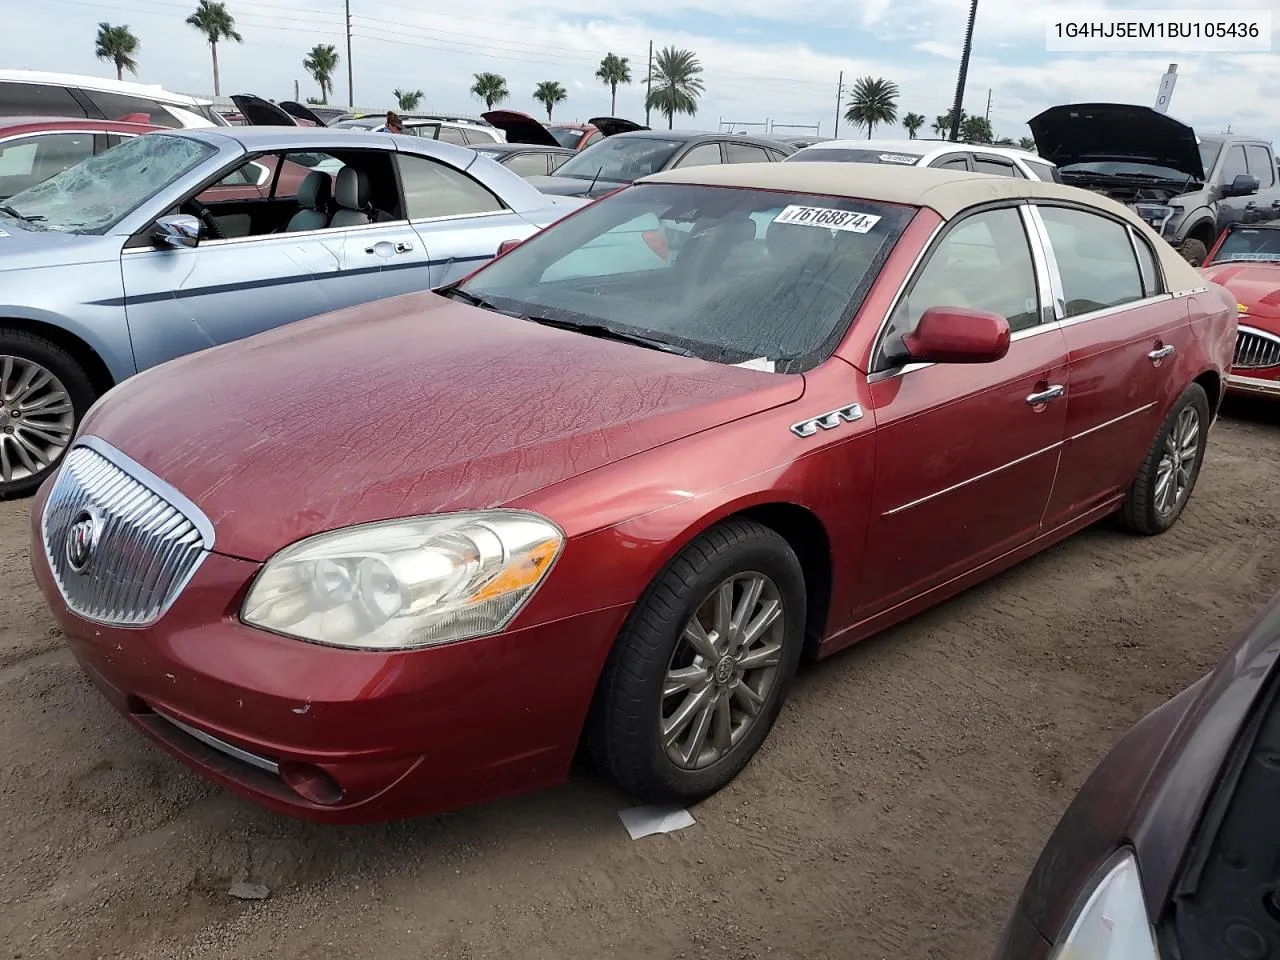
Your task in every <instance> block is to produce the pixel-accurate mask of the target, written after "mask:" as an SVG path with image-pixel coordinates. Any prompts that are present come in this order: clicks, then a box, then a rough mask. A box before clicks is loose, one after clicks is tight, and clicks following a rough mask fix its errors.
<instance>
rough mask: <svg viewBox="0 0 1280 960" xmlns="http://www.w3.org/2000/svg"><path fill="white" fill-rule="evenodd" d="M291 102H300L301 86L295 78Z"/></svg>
mask: <svg viewBox="0 0 1280 960" xmlns="http://www.w3.org/2000/svg"><path fill="white" fill-rule="evenodd" d="M293 102H294V103H301V102H302V88H301V87H300V86H298V81H297V80H295V81H293Z"/></svg>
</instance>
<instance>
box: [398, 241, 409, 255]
mask: <svg viewBox="0 0 1280 960" xmlns="http://www.w3.org/2000/svg"><path fill="white" fill-rule="evenodd" d="M412 249H413V244H412V243H410V242H409V241H408V240H401V241H400V242H399V243H397V244H396V253H408V252H409V251H410V250H412Z"/></svg>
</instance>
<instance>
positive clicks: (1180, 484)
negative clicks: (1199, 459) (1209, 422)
mask: <svg viewBox="0 0 1280 960" xmlns="http://www.w3.org/2000/svg"><path fill="white" fill-rule="evenodd" d="M1199 451H1200V414H1199V412H1198V411H1197V410H1196V408H1195V407H1193V406H1188V407H1185V408H1183V410H1182V412H1181V413H1179V414H1178V419H1177V420H1175V421H1174V422H1173V426H1172V428H1171V429H1170V430H1169V433H1168V435H1167V436H1166V437H1165V441H1164V451H1163V453H1162V454H1161V456H1160V464H1159V466H1158V467H1157V468H1156V496H1155V501H1156V502H1155V507H1156V511H1157V513H1159V514H1160V516H1162V517H1167V516H1168V515H1169V514H1171V513H1173V511H1174V508H1176V507H1177V506H1178V504H1179V503H1181V502H1182V500H1183V499H1184V498H1185V497H1186V495H1187V493H1188V492H1189V491H1190V489H1191V481H1192V476H1193V471H1194V469H1195V463H1196V456H1197V454H1198V453H1199Z"/></svg>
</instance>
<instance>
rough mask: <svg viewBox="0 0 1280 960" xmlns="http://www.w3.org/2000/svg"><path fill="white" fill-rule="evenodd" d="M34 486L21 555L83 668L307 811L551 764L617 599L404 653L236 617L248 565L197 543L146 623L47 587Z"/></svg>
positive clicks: (462, 793) (494, 790) (571, 725)
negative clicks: (194, 562)
mask: <svg viewBox="0 0 1280 960" xmlns="http://www.w3.org/2000/svg"><path fill="white" fill-rule="evenodd" d="M46 490H47V488H46ZM44 493H45V491H42V493H41V495H40V496H39V497H37V500H36V502H35V505H34V509H33V511H32V526H33V538H32V548H31V562H32V568H33V571H34V573H35V578H36V582H37V584H38V585H39V587H40V590H41V591H42V592H43V593H44V596H45V599H46V601H47V603H48V605H49V607H50V609H51V610H52V611H53V614H54V616H55V618H56V619H57V621H58V624H59V625H60V626H61V628H62V630H63V633H64V634H65V636H66V638H67V642H68V645H69V646H70V648H71V651H72V653H73V654H74V655H75V657H76V659H77V661H79V663H80V665H81V666H82V667H83V668H84V670H85V672H86V673H87V674H88V675H89V677H90V678H91V679H92V680H93V682H94V683H95V684H96V685H97V687H98V688H99V689H100V690H101V691H102V693H103V694H104V695H105V696H106V697H107V699H108V700H109V701H110V702H111V703H112V704H113V705H114V706H115V707H116V708H117V709H118V710H120V711H121V712H122V713H123V714H124V715H125V716H126V717H127V718H128V720H129V722H130V723H132V724H133V725H134V726H136V727H137V728H138V729H140V730H142V731H143V732H144V733H146V734H147V735H148V736H150V737H151V738H152V739H153V740H155V741H156V742H158V743H159V744H160V745H161V746H163V747H164V748H165V749H166V750H168V751H169V752H170V753H172V754H173V755H174V756H176V757H177V758H178V759H179V760H181V761H182V762H183V763H185V764H187V765H188V766H190V767H192V768H194V769H195V770H197V771H198V772H199V773H201V774H202V775H204V776H206V777H208V778H209V779H210V780H213V781H215V782H217V783H219V784H221V785H222V786H224V787H226V788H228V789H230V790H232V791H234V792H235V793H237V794H239V795H241V796H243V797H246V798H248V799H249V800H252V801H254V802H256V803H259V804H261V805H262V806H265V807H268V808H271V809H273V810H276V811H279V812H281V813H285V814H288V815H291V816H295V817H301V818H304V819H310V820H319V821H328V822H335V823H356V822H369V821H379V820H391V819H399V818H403V817H409V816H420V815H425V814H431V813H437V812H441V811H444V810H448V809H453V808H457V807H461V806H467V805H471V804H474V803H480V802H484V801H487V800H491V799H496V798H498V797H501V796H506V795H510V794H514V793H520V792H524V791H528V790H533V789H537V788H540V787H543V786H548V785H550V784H553V783H556V782H559V781H561V780H563V779H564V777H565V776H566V774H567V772H568V769H569V764H570V761H571V760H572V758H573V755H574V752H575V750H576V747H577V743H578V738H579V735H580V733H581V730H582V725H583V722H584V719H585V717H586V713H587V708H588V706H589V704H590V701H591V697H592V694H593V693H594V689H595V683H596V678H597V677H598V675H599V670H600V668H601V665H602V664H603V660H604V658H605V656H606V655H607V653H608V648H609V646H610V644H611V642H612V639H613V637H615V636H616V635H617V631H618V630H619V629H620V627H621V624H622V620H623V618H624V617H625V615H626V612H627V608H626V607H625V606H624V607H613V608H609V609H605V610H597V611H594V612H590V613H584V614H581V615H578V616H575V617H571V618H567V619H565V620H561V621H558V622H555V623H550V624H543V625H539V626H533V627H528V628H525V629H521V630H514V631H509V632H506V633H502V634H497V635H495V636H491V637H483V638H479V639H476V640H470V641H465V642H461V643H455V644H449V645H446V646H441V647H435V648H431V649H426V650H418V651H413V652H402V653H383V652H365V651H353V650H341V649H336V648H330V647H323V646H320V645H316V644H310V643H305V642H302V641H298V640H292V639H289V638H287V637H281V636H276V635H274V634H269V633H266V632H263V631H261V630H257V629H254V628H251V627H247V626H245V625H244V624H243V623H241V622H240V621H239V620H238V618H237V616H236V611H237V610H238V609H239V606H240V603H241V601H242V600H243V597H244V595H245V592H246V591H247V590H248V587H249V584H250V582H251V580H252V578H253V576H254V574H255V573H256V572H257V570H258V569H259V564H256V563H250V562H248V561H244V560H238V559H233V558H230V557H226V556H222V555H219V554H211V555H209V556H208V557H207V558H206V560H205V562H204V563H203V564H202V565H201V566H200V568H199V570H198V571H197V573H196V575H195V576H194V577H193V579H192V580H191V582H190V583H189V584H188V585H187V587H186V589H185V590H184V591H183V592H182V594H181V595H180V596H179V597H178V599H177V601H176V602H175V603H174V605H173V606H172V608H171V609H170V610H169V611H168V612H167V613H166V614H165V616H164V617H163V618H162V619H161V620H160V621H159V622H158V623H157V624H155V625H154V626H152V627H147V628H142V629H132V628H118V627H109V626H104V625H102V624H98V623H94V622H92V621H89V620H86V619H84V618H82V617H79V616H77V615H76V614H74V613H72V612H70V611H69V610H68V609H67V607H66V605H65V603H64V602H63V600H62V597H61V595H60V594H59V592H58V588H57V585H56V584H55V582H54V580H53V577H52V574H51V572H50V569H49V566H48V564H47V562H46V560H45V557H44V551H43V549H42V547H41V540H40V535H39V529H38V524H39V516H40V514H41V512H42V510H43V505H44V504H43V501H44Z"/></svg>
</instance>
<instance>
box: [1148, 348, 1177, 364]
mask: <svg viewBox="0 0 1280 960" xmlns="http://www.w3.org/2000/svg"><path fill="white" fill-rule="evenodd" d="M1172 356H1173V344H1172V343H1167V344H1165V345H1164V346H1163V347H1160V348H1158V349H1156V350H1152V351H1151V352H1150V353H1148V354H1147V359H1148V360H1150V361H1151V362H1152V363H1159V362H1160V361H1161V360H1163V359H1165V358H1166V357H1172Z"/></svg>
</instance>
